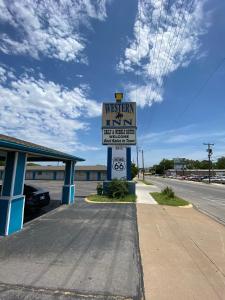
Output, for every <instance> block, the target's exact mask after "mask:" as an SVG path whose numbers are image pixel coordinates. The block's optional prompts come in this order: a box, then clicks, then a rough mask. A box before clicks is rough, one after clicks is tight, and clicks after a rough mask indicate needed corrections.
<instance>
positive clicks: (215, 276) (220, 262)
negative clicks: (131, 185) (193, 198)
mask: <svg viewBox="0 0 225 300" xmlns="http://www.w3.org/2000/svg"><path fill="white" fill-rule="evenodd" d="M137 217H138V230H139V243H140V251H141V259H142V266H143V273H144V285H145V296H146V300H148V299H151V300H163V299H165V300H168V299H170V300H176V299H177V300H180V299H182V300H186V299H202V300H214V299H215V300H216V299H221V300H222V299H225V298H224V297H225V227H224V226H223V225H221V224H219V223H217V222H216V221H214V220H212V219H211V218H209V217H207V216H205V215H204V214H201V213H199V212H198V211H196V210H195V209H193V208H178V207H169V206H160V205H146V204H138V205H137Z"/></svg>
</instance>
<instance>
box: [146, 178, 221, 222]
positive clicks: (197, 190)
mask: <svg viewBox="0 0 225 300" xmlns="http://www.w3.org/2000/svg"><path fill="white" fill-rule="evenodd" d="M146 180H148V181H151V182H152V183H154V184H155V185H156V186H158V187H159V188H160V189H162V188H164V187H166V186H170V187H172V188H173V190H174V191H175V193H176V195H177V196H180V197H181V198H183V199H185V200H188V201H189V202H191V203H193V204H194V205H195V206H197V207H198V208H199V210H201V211H203V212H206V213H207V214H208V215H210V216H211V217H213V218H215V219H217V220H218V221H220V222H222V223H223V224H224V225H225V186H224V185H214V184H211V185H208V184H205V183H199V182H191V181H181V180H176V179H170V178H161V177H154V176H148V177H146Z"/></svg>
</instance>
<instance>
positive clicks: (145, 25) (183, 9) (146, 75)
mask: <svg viewBox="0 0 225 300" xmlns="http://www.w3.org/2000/svg"><path fill="white" fill-rule="evenodd" d="M205 1H206V0H198V1H183V0H182V1H164V0H139V2H138V13H137V17H136V21H135V24H134V38H133V40H131V41H130V43H129V46H128V47H127V48H126V49H125V52H124V57H123V58H122V59H121V60H120V62H119V64H118V69H119V71H121V72H134V73H136V74H137V75H139V76H142V79H143V81H144V83H142V84H141V85H142V89H140V88H141V86H137V87H136V88H137V89H139V90H140V91H142V93H141V94H140V93H138V97H137V102H138V104H140V105H141V106H143V105H151V104H152V102H154V101H159V99H160V100H162V98H163V80H164V79H165V77H166V76H168V75H169V74H170V73H172V72H174V71H175V70H177V69H178V68H179V67H186V66H188V65H189V63H190V62H191V60H192V59H193V58H194V57H195V58H199V57H200V56H199V55H198V52H199V49H200V46H201V44H200V39H199V38H200V36H201V35H202V34H204V33H205V32H206V28H207V26H208V25H209V23H208V21H207V16H206V14H204V10H203V8H204V3H205ZM168 5H169V6H168ZM143 89H144V90H145V91H143ZM128 91H129V92H130V96H131V95H132V93H133V92H134V89H130V85H128ZM149 91H150V92H149ZM140 95H141V98H140V97H139V96H140Z"/></svg>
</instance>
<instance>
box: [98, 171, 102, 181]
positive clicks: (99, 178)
mask: <svg viewBox="0 0 225 300" xmlns="http://www.w3.org/2000/svg"><path fill="white" fill-rule="evenodd" d="M98 181H101V172H100V171H98Z"/></svg>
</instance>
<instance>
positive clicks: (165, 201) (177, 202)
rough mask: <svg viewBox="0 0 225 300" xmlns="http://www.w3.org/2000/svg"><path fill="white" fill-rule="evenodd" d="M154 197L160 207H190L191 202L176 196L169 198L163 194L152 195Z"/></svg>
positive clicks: (155, 193)
mask: <svg viewBox="0 0 225 300" xmlns="http://www.w3.org/2000/svg"><path fill="white" fill-rule="evenodd" d="M150 194H151V195H152V197H153V198H154V199H155V201H156V202H158V204H160V205H170V206H184V205H188V204H189V202H188V201H186V200H184V199H181V198H179V197H177V196H174V197H173V198H169V197H168V196H166V195H165V194H163V193H157V192H154V193H150Z"/></svg>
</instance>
